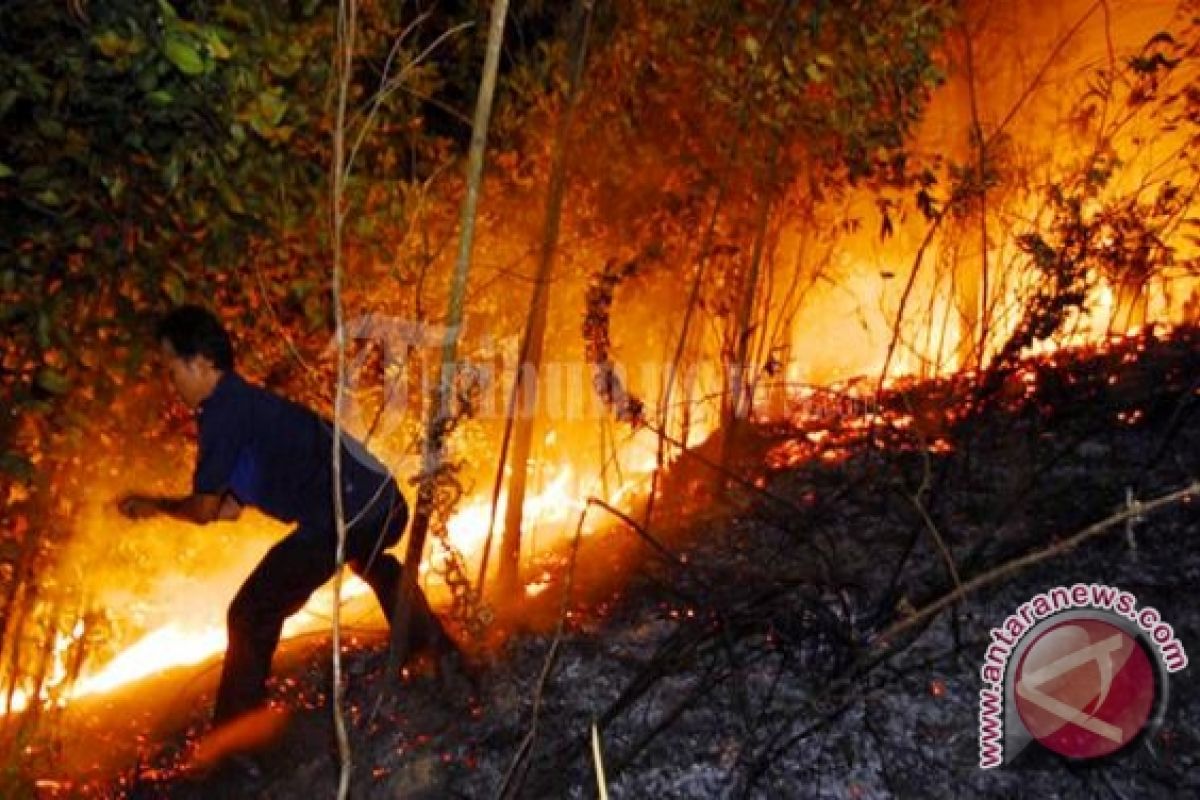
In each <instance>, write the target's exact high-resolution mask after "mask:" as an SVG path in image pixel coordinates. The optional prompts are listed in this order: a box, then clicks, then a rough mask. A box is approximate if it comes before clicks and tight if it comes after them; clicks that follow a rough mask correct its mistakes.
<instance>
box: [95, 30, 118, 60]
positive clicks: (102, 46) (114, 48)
mask: <svg viewBox="0 0 1200 800" xmlns="http://www.w3.org/2000/svg"><path fill="white" fill-rule="evenodd" d="M92 44H94V45H96V48H97V49H98V50H99V51H100V52H101V53H103V54H104V56H105V57H106V58H120V57H121V56H123V55H125V52H126V50H125V40H124V39H123V38H121V36H120V35H119V34H118V33H117V32H116V31H105V32H104V33H100V34H97V35H95V36H93V37H92Z"/></svg>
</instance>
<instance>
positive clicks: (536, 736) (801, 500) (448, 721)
mask: <svg viewBox="0 0 1200 800" xmlns="http://www.w3.org/2000/svg"><path fill="white" fill-rule="evenodd" d="M1198 378H1200V331H1197V330H1194V329H1179V330H1176V331H1174V332H1172V333H1171V334H1170V335H1166V336H1158V337H1156V336H1154V335H1153V333H1148V334H1147V335H1145V336H1141V337H1136V338H1128V339H1125V340H1122V341H1120V342H1118V343H1115V344H1113V345H1111V346H1110V347H1108V348H1105V349H1102V350H1085V351H1075V352H1071V353H1060V354H1058V355H1057V356H1054V357H1045V358H1042V359H1038V360H1031V361H1028V362H1025V363H1023V364H1022V365H1021V366H1020V368H1019V369H1018V370H1016V371H1014V372H1013V373H1012V374H1010V375H1007V376H1005V380H1003V381H999V382H996V383H995V384H994V386H993V388H994V389H995V391H992V392H989V393H988V394H987V396H986V397H980V396H979V395H978V394H976V395H975V397H974V399H973V400H971V401H970V402H968V401H967V400H966V399H964V398H966V397H968V396H969V395H970V388H969V387H970V386H971V385H972V384H971V377H970V376H961V377H958V378H955V379H951V380H943V381H927V382H912V383H910V384H904V385H896V386H893V387H891V388H890V389H889V391H888V392H887V393H886V395H885V396H884V399H883V401H882V407H881V408H877V409H875V410H876V411H878V412H879V413H878V415H877V416H876V417H875V418H874V419H873V420H872V418H871V417H870V415H864V414H862V413H846V414H831V413H830V409H831V408H842V409H852V408H858V409H859V411H861V410H863V409H864V408H868V407H869V404H868V406H864V405H863V398H864V397H867V398H873V397H874V391H873V390H874V387H873V385H868V384H867V383H865V382H864V384H863V385H862V386H856V385H853V384H847V385H843V386H839V387H835V388H832V389H826V390H821V392H815V391H810V392H809V393H808V397H807V398H806V400H805V403H804V404H800V405H798V406H796V407H795V408H793V409H791V412H792V413H791V414H790V417H791V419H790V421H789V422H788V423H786V424H782V423H781V424H774V425H770V426H766V425H756V426H747V427H746V429H745V430H743V431H741V432H740V434H741V439H740V444H739V447H738V449H737V452H736V453H735V463H734V466H733V469H732V470H731V471H730V473H729V474H724V475H721V478H722V480H720V481H718V480H717V479H716V476H717V475H718V474H719V473H716V472H714V470H713V469H712V468H711V466H710V465H709V463H708V462H709V461H710V460H711V459H712V457H713V453H714V452H715V445H714V444H713V443H707V444H706V445H704V446H702V447H701V448H699V449H698V450H697V451H696V452H695V453H694V454H692V455H691V456H689V457H686V458H685V459H684V460H683V461H682V462H680V463H677V464H676V465H675V466H674V468H673V470H672V472H671V475H670V477H669V478H668V479H667V481H666V483H665V486H664V491H663V498H664V499H663V500H661V501H660V502H659V504H658V508H657V509H656V511H655V514H654V519H655V520H656V522H655V523H654V525H653V527H652V529H651V530H649V531H645V530H641V531H639V530H636V529H635V528H634V527H633V526H631V525H630V524H628V523H622V522H618V521H616V520H615V518H614V526H613V527H612V528H611V529H610V530H608V531H607V532H605V533H596V534H592V535H590V536H588V537H585V538H584V539H582V540H581V541H580V543H579V547H578V551H577V552H576V553H574V554H573V553H572V552H571V551H570V549H569V548H568V549H566V550H564V551H563V552H558V553H550V554H547V555H546V556H545V557H544V559H543V563H542V564H540V565H539V566H538V569H539V570H542V571H544V572H545V573H546V574H547V575H548V576H549V578H550V580H549V586H548V587H547V588H546V589H545V590H544V591H543V592H541V593H540V594H538V595H537V596H536V597H533V598H529V599H528V600H527V601H526V602H525V604H524V605H523V606H522V607H521V608H520V609H516V610H514V611H513V612H511V613H509V614H506V615H505V618H504V620H502V621H501V622H500V623H498V625H499V630H501V631H502V635H501V637H500V638H501V639H503V644H502V645H500V646H498V647H496V648H494V649H493V650H492V651H490V652H489V653H488V654H487V656H486V657H481V659H482V661H483V662H484V668H483V670H482V674H481V675H480V677H479V684H478V686H477V687H476V690H475V691H474V692H472V693H470V696H468V693H467V692H466V691H464V690H463V689H462V688H461V687H460V688H457V689H452V688H448V687H447V686H445V685H443V683H442V682H439V681H438V680H437V679H435V678H413V679H411V680H408V681H407V682H406V683H405V684H404V686H403V687H402V688H401V690H400V691H399V692H396V693H384V692H383V691H382V687H383V685H384V683H385V681H384V669H383V665H384V661H385V656H384V649H383V634H382V633H377V634H375V635H374V637H372V636H371V635H366V634H364V635H359V636H356V638H355V640H354V644H353V646H351V647H349V648H348V649H347V652H346V657H345V671H346V674H347V676H348V678H349V684H348V690H347V705H348V709H349V710H348V717H349V724H350V741H351V745H352V749H353V753H354V772H353V780H352V783H351V790H350V795H351V797H355V798H385V797H387V798H392V797H404V798H453V797H466V798H484V797H533V798H543V797H545V798H559V797H580V798H583V797H594V796H597V794H598V792H597V788H596V787H597V777H596V764H597V759H596V756H595V750H594V748H593V739H592V737H593V726H595V728H594V730H595V736H596V740H597V741H598V742H599V751H600V753H601V758H600V761H601V763H602V764H603V769H604V773H605V779H604V780H605V784H606V787H607V792H608V795H609V796H611V797H614V798H621V797H624V798H640V797H659V798H701V797H704V798H707V797H714V798H716V797H720V798H725V797H729V798H736V797H753V798H758V797H761V798H779V797H788V798H791V797H796V798H807V797H812V798H826V797H828V798H854V799H855V800H860V799H862V798H877V797H923V798H942V797H945V798H954V797H963V796H972V797H997V798H1000V797H1004V798H1007V797H1025V796H1028V797H1033V796H1037V797H1080V798H1083V797H1087V798H1092V797H1115V798H1125V797H1147V796H1162V797H1167V796H1172V797H1182V796H1198V795H1200V768H1198V767H1200V764H1198V763H1197V762H1198V761H1200V684H1198V682H1197V680H1196V678H1195V675H1196V667H1195V666H1194V665H1193V666H1192V667H1189V668H1187V669H1184V670H1183V671H1181V672H1178V673H1175V674H1173V675H1171V676H1170V680H1169V683H1168V686H1167V688H1168V689H1169V700H1168V703H1167V707H1166V713H1165V716H1164V718H1163V720H1162V724H1161V726H1160V727H1158V728H1157V730H1155V731H1153V732H1152V733H1151V734H1149V735H1146V736H1143V737H1142V738H1140V739H1138V740H1135V742H1134V743H1133V744H1131V745H1130V746H1129V747H1127V748H1125V749H1124V750H1122V751H1120V752H1118V753H1117V754H1115V755H1113V756H1110V757H1107V758H1104V759H1098V760H1094V761H1070V760H1067V759H1064V758H1061V757H1058V756H1055V755H1053V754H1051V753H1050V751H1048V750H1044V749H1042V748H1040V747H1038V746H1036V745H1035V746H1032V747H1030V748H1027V749H1026V751H1024V752H1022V753H1021V755H1020V756H1018V758H1017V759H1016V761H1015V763H1014V764H1012V765H1010V766H1006V767H1003V768H1001V769H993V770H983V769H980V768H979V690H980V685H981V679H980V667H981V665H982V664H983V660H984V651H985V648H986V645H987V642H988V635H989V631H990V630H991V629H992V628H994V627H997V626H999V625H1000V624H1001V623H1002V622H1003V620H1004V619H1005V617H1007V616H1008V615H1009V614H1011V613H1013V612H1014V611H1015V610H1016V609H1017V608H1018V606H1020V605H1021V603H1023V602H1025V601H1027V600H1029V599H1031V598H1032V597H1033V596H1034V595H1036V594H1038V593H1039V592H1043V591H1046V590H1048V589H1050V588H1052V587H1054V586H1059V585H1067V586H1069V585H1072V584H1074V583H1076V582H1084V583H1101V584H1107V585H1111V586H1115V587H1119V588H1121V589H1124V590H1127V591H1129V592H1132V593H1133V594H1135V595H1136V597H1137V600H1138V602H1139V604H1140V605H1142V606H1154V607H1155V608H1156V609H1157V610H1158V611H1159V612H1160V613H1161V615H1162V619H1163V620H1166V621H1168V622H1169V623H1170V624H1171V625H1172V626H1173V628H1174V631H1175V634H1176V636H1177V637H1178V639H1179V640H1180V641H1181V642H1182V643H1183V645H1184V647H1185V648H1188V649H1190V651H1191V654H1192V657H1193V659H1194V658H1195V657H1196V654H1197V653H1200V603H1197V602H1196V600H1195V596H1194V594H1193V589H1194V587H1195V586H1196V584H1197V582H1200V496H1195V495H1193V496H1191V497H1189V498H1186V499H1183V500H1181V501H1179V502H1177V503H1172V504H1170V505H1169V506H1166V507H1164V508H1162V509H1161V510H1158V511H1156V512H1154V513H1153V514H1148V515H1146V516H1145V517H1144V518H1141V519H1139V520H1137V521H1136V522H1134V523H1131V524H1126V523H1125V522H1121V523H1120V524H1116V525H1113V526H1111V527H1110V528H1107V529H1106V530H1105V531H1104V532H1103V533H1101V534H1100V535H1097V536H1095V537H1093V538H1090V539H1089V540H1088V541H1087V542H1085V543H1083V544H1081V545H1080V546H1078V547H1075V548H1073V549H1071V550H1069V551H1068V552H1065V553H1063V554H1061V555H1058V556H1056V557H1054V558H1051V559H1048V560H1045V561H1043V562H1041V563H1039V564H1037V565H1035V566H1032V567H1030V568H1027V569H1023V570H1021V571H1017V572H1015V573H1013V574H1012V575H1009V576H1006V577H1005V578H1004V579H1003V580H999V581H997V582H995V583H992V584H989V585H987V586H984V587H982V588H981V589H979V591H977V592H974V593H972V594H970V595H969V596H968V597H967V598H966V599H965V600H963V601H962V602H959V603H957V604H955V605H952V606H950V607H948V608H947V609H946V610H945V611H944V612H943V613H941V614H939V615H936V616H934V617H932V618H931V619H930V620H929V621H927V622H923V623H921V624H915V625H912V626H911V627H910V628H909V629H908V630H906V631H905V632H904V633H903V634H901V635H898V636H896V637H893V638H890V639H887V640H882V639H881V637H880V634H881V633H882V632H883V631H885V630H887V629H888V628H889V626H892V625H894V624H895V623H897V622H898V621H903V620H905V619H907V618H909V617H911V615H912V614H913V613H914V612H915V610H918V609H921V608H923V607H925V606H927V605H928V604H929V603H931V602H932V601H934V600H936V599H937V598H939V597H941V596H943V595H944V594H946V593H947V592H949V591H951V590H952V589H953V587H954V578H953V577H951V576H950V574H949V571H948V569H947V566H946V562H945V556H944V554H943V552H942V547H941V545H939V544H938V541H939V540H940V541H941V542H942V543H943V544H944V547H945V550H946V551H947V552H948V553H949V554H950V555H951V556H952V558H953V560H954V562H955V564H956V569H957V573H958V576H959V580H961V581H963V582H966V581H968V580H969V579H970V578H972V577H974V576H977V575H980V574H982V573H985V572H987V571H988V570H989V569H992V568H995V567H997V566H999V565H1001V564H1004V563H1005V562H1008V561H1010V560H1011V559H1013V558H1016V557H1019V556H1021V555H1023V554H1026V553H1031V552H1036V551H1039V550H1042V549H1044V548H1047V547H1049V546H1052V545H1053V544H1054V543H1056V542H1061V541H1063V540H1064V539H1066V538H1067V537H1069V536H1070V535H1072V534H1074V533H1076V532H1078V531H1081V530H1083V529H1085V528H1087V527H1088V526H1089V525H1092V524H1094V523H1096V522H1098V521H1101V520H1105V519H1107V518H1110V517H1112V516H1113V515H1114V514H1117V513H1119V512H1121V511H1122V510H1123V509H1125V508H1127V504H1128V502H1129V500H1130V498H1133V499H1135V500H1137V501H1141V502H1148V501H1151V500H1153V499H1154V498H1155V497H1159V496H1162V495H1165V494H1168V493H1170V492H1172V491H1175V490H1178V489H1181V488H1183V487H1187V486H1189V485H1192V484H1194V482H1195V481H1196V479H1197V477H1198V476H1200V413H1197V411H1198V406H1200V382H1198ZM847 401H853V402H847ZM719 483H723V484H724V485H723V486H719V485H718V484H719ZM588 513H589V514H592V513H596V514H601V515H604V514H607V513H608V512H606V511H605V510H604V509H602V508H600V507H598V506H591V507H590V508H589V510H588ZM637 518H638V519H639V520H640V519H641V517H640V515H638V517H637ZM935 533H936V535H935ZM564 604H565V606H564ZM564 607H565V608H566V609H567V613H565V614H562V613H560V612H561V611H562V609H563V608H564ZM560 622H561V629H558V624H559V623H560ZM327 651H328V643H327V642H324V641H320V640H311V639H310V640H306V641H304V642H299V643H295V642H294V643H290V644H289V645H288V646H287V648H286V649H285V652H284V653H283V654H282V656H281V657H280V658H278V659H277V661H276V674H277V675H278V676H280V677H279V678H278V679H277V680H276V681H275V682H274V685H273V697H274V701H275V703H276V705H277V706H279V707H280V708H287V709H290V717H289V719H288V721H287V725H286V727H285V729H284V730H283V732H282V734H281V735H280V736H279V737H278V738H277V739H276V740H275V741H274V742H273V744H272V745H270V746H269V747H268V748H266V749H262V750H260V751H258V752H256V753H255V754H254V755H253V762H252V764H253V766H254V767H256V769H248V768H247V766H246V762H239V763H237V764H227V765H225V766H224V767H223V768H220V769H218V770H216V771H215V772H213V773H211V774H208V775H205V776H184V775H181V773H180V769H179V765H180V763H181V762H182V760H183V759H184V757H185V755H186V753H187V752H188V748H189V746H190V743H191V742H193V741H194V739H195V737H196V734H197V733H198V732H199V731H200V730H201V729H202V726H203V720H204V717H205V715H206V714H207V710H208V703H209V702H210V701H209V699H208V695H206V691H210V688H209V687H210V685H211V676H209V679H208V681H207V684H205V683H204V682H203V681H200V682H196V681H193V680H192V679H191V678H189V679H188V681H189V684H188V686H190V688H189V690H188V691H189V694H188V697H189V698H191V699H190V700H189V701H188V702H185V703H183V704H182V706H183V707H182V708H181V709H180V710H179V711H177V712H176V713H174V714H167V713H166V712H164V711H163V708H164V706H163V705H162V703H164V702H166V701H159V700H156V699H155V697H156V695H154V694H152V693H148V692H147V691H138V692H130V693H126V695H125V696H122V697H120V698H111V697H110V698H106V699H105V703H106V705H107V709H108V710H107V711H106V712H105V713H107V714H109V715H111V714H114V713H117V712H116V711H114V710H113V709H114V708H118V709H119V708H124V709H125V713H124V716H123V718H122V724H121V725H110V726H109V728H108V734H107V736H119V737H125V738H128V737H129V736H135V737H136V736H142V737H144V738H143V739H142V740H141V742H140V745H141V747H140V750H141V752H142V753H143V754H144V755H143V757H142V758H141V760H140V761H139V762H138V763H129V764H125V765H123V766H121V767H120V768H114V769H112V770H110V771H109V773H108V774H104V775H100V774H90V775H74V776H66V777H64V776H51V775H47V776H40V781H41V782H40V784H39V785H40V788H39V789H38V792H37V794H38V795H39V796H45V797H52V796H71V795H74V796H89V797H147V798H150V797H172V798H212V797H264V798H281V799H282V798H295V797H303V796H312V797H332V796H334V795H335V787H336V781H337V760H336V748H335V745H334V736H333V732H332V724H331V722H330V714H329V709H328V705H327V687H328V685H329V680H330V678H329V665H328V660H329V659H328V652H327ZM172 685H173V687H174V689H173V691H174V692H175V694H173V695H172V697H173V698H174V699H175V700H177V699H178V697H179V692H180V691H182V690H181V689H180V686H181V685H182V679H176V680H175V682H174V683H173V684H172ZM163 696H164V697H165V696H166V695H165V694H164V695H163ZM175 705H176V706H180V705H181V704H179V703H175ZM147 714H152V715H154V716H155V723H154V725H149V723H146V722H145V721H144V720H143V722H142V723H140V728H139V727H138V725H139V723H138V722H137V720H138V719H141V718H142V717H144V716H145V715H147ZM139 715H140V716H139ZM102 716H103V715H100V717H102ZM98 718H99V717H98ZM135 728H136V729H137V730H138V731H139V732H134V730H135ZM88 730H89V731H91V733H89V734H88V735H89V736H93V737H95V736H97V734H96V733H95V731H96V729H95V727H92V728H89V729H88ZM63 746H64V750H75V749H77V748H81V749H87V748H93V749H94V748H103V747H104V746H105V744H104V737H100V738H93V739H91V740H90V742H89V741H82V740H80V739H78V738H75V739H74V740H73V739H72V738H71V737H70V736H69V735H64V745H63ZM68 761H69V759H66V760H64V763H67V762H68Z"/></svg>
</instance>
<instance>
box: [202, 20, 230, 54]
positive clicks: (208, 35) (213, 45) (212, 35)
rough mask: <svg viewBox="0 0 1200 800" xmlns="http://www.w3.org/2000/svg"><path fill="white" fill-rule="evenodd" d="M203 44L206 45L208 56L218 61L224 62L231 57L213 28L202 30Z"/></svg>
mask: <svg viewBox="0 0 1200 800" xmlns="http://www.w3.org/2000/svg"><path fill="white" fill-rule="evenodd" d="M204 43H205V44H207V45H208V54H209V55H210V56H212V57H213V58H215V59H217V60H218V61H226V60H228V59H229V58H230V57H231V56H232V55H233V53H232V52H230V50H229V48H228V47H226V46H225V42H223V41H221V37H220V35H219V34H218V33H217V32H216V30H214V29H213V28H205V29H204Z"/></svg>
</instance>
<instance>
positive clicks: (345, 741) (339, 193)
mask: <svg viewBox="0 0 1200 800" xmlns="http://www.w3.org/2000/svg"><path fill="white" fill-rule="evenodd" d="M357 12H358V7H357V2H356V0H340V1H339V3H338V21H337V40H336V44H335V46H334V62H335V63H334V68H335V70H336V75H337V110H336V116H335V119H334V127H333V164H332V173H331V176H330V198H329V199H330V214H329V219H330V226H331V228H332V230H331V231H330V233H331V237H330V238H331V240H332V241H331V245H332V247H333V276H332V280H331V284H332V299H333V315H334V339H335V340H336V344H337V383H336V385H335V387H334V400H333V445H332V447H333V519H334V527H335V529H336V531H337V551H336V555H335V560H334V576H333V652H332V659H333V693H332V694H333V699H332V703H331V705H332V706H333V728H334V733H335V735H336V738H337V746H338V763H339V770H338V788H337V796H338V800H345V797H346V795H347V793H348V792H349V790H350V771H351V766H352V764H353V754H352V753H351V751H350V737H349V735H348V734H347V731H346V719H345V717H344V716H343V714H342V702H343V699H344V698H343V694H344V687H343V685H342V624H341V623H342V615H341V607H342V565H343V564H345V561H346V514H345V503H344V498H343V497H342V412H343V406H344V404H345V382H346V328H345V320H344V319H343V313H342V258H343V253H342V247H343V233H344V223H345V221H346V209H345V207H344V206H345V194H346V173H347V166H348V165H347V163H346V105H347V102H348V98H349V94H350V81H351V77H352V70H353V66H354V35H355V26H356V24H357V20H356V15H357Z"/></svg>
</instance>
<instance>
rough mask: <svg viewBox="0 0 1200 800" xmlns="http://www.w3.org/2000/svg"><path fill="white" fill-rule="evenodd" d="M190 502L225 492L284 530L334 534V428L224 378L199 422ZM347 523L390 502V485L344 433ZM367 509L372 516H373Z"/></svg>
mask: <svg viewBox="0 0 1200 800" xmlns="http://www.w3.org/2000/svg"><path fill="white" fill-rule="evenodd" d="M197 419H198V421H199V427H200V452H199V454H198V456H197V459H196V471H195V473H194V475H193V476H192V491H193V492H194V493H196V494H216V495H223V494H225V493H226V492H231V493H232V494H233V495H234V497H236V498H237V500H238V502H239V503H241V504H242V505H246V506H253V507H255V508H258V509H259V510H261V511H262V512H263V513H265V514H267V515H268V516H270V517H274V518H275V519H278V520H280V521H282V522H296V523H299V524H300V525H301V526H303V527H306V528H311V529H314V530H315V531H316V532H317V533H325V534H328V533H331V532H332V531H333V524H334V523H333V452H332V451H333V426H332V424H331V423H330V422H329V421H328V420H326V419H323V418H322V417H320V416H318V415H317V414H316V413H314V412H313V411H311V410H310V409H308V408H305V407H304V406H302V405H300V404H298V403H293V402H292V401H290V400H287V399H285V398H283V397H280V396H278V395H276V394H272V393H271V392H268V391H267V390H266V389H263V388H261V387H259V386H254V385H253V384H250V383H247V382H246V381H245V380H244V379H243V378H242V377H241V376H240V375H238V374H237V373H235V372H233V371H231V370H230V371H226V372H225V373H224V374H223V375H222V376H221V378H220V380H218V382H217V385H216V388H214V389H213V392H212V394H210V395H209V396H208V397H207V398H205V400H204V401H203V402H202V403H201V404H200V409H199V412H198V415H197ZM341 462H342V487H343V500H344V507H345V516H346V520H347V522H350V521H352V520H354V518H355V517H357V516H358V515H359V514H360V513H361V512H363V509H364V508H366V507H367V506H368V505H372V506H373V508H374V507H375V506H378V505H382V504H385V503H387V502H388V501H389V500H390V499H391V494H390V491H389V486H388V485H389V484H390V483H391V482H392V477H391V475H390V474H389V472H388V470H387V468H386V467H385V466H384V465H383V464H381V463H380V462H379V461H378V460H377V459H375V458H374V457H373V456H372V455H371V454H370V453H368V452H367V450H366V448H365V447H363V446H362V444H361V443H359V442H358V441H357V440H356V439H354V438H353V437H351V436H350V435H349V434H347V433H345V432H344V431H343V433H342V456H341ZM373 508H372V510H373Z"/></svg>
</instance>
